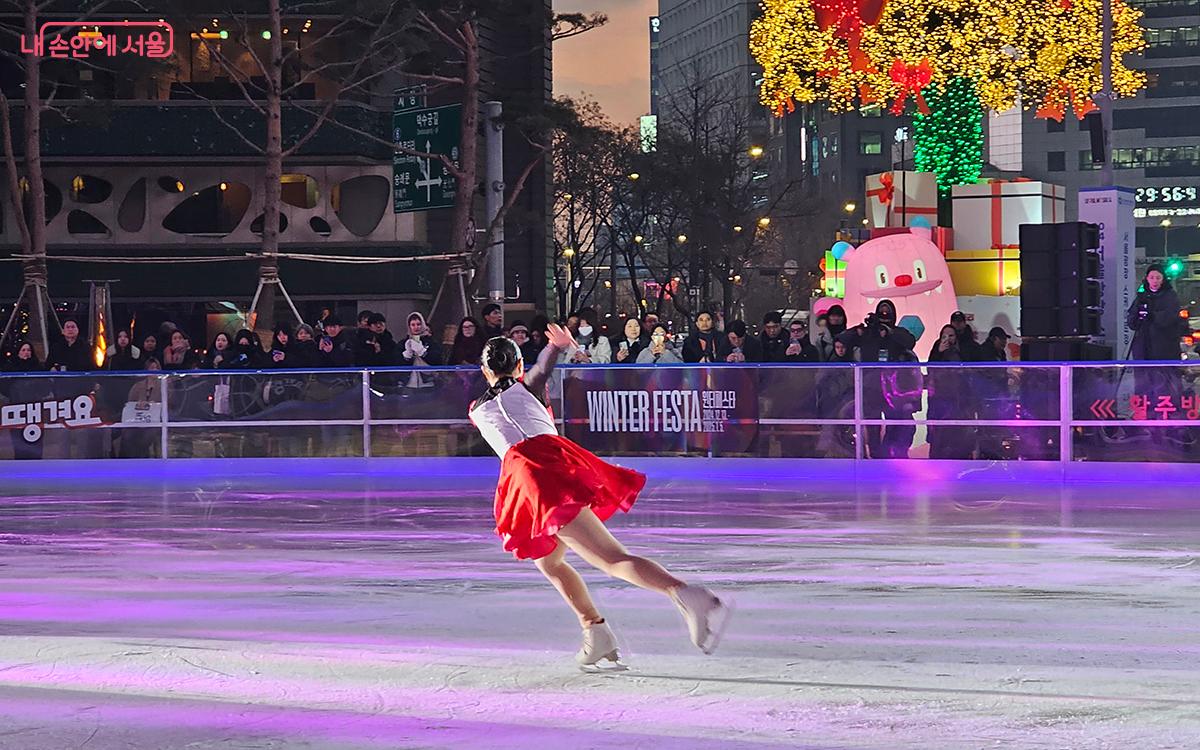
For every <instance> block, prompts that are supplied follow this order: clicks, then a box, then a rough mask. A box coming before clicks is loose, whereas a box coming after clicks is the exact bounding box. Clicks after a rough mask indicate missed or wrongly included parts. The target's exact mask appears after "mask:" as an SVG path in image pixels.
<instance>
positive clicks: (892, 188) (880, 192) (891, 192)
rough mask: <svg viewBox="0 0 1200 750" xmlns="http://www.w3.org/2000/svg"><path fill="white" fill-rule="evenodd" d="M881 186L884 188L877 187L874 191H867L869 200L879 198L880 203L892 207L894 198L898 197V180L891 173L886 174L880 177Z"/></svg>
mask: <svg viewBox="0 0 1200 750" xmlns="http://www.w3.org/2000/svg"><path fill="white" fill-rule="evenodd" d="M879 184H880V185H881V186H882V187H877V188H875V189H874V190H868V191H867V197H868V198H878V199H879V202H880V203H882V204H883V205H885V206H890V205H892V198H894V197H895V195H896V178H895V177H894V176H893V175H892V173H891V172H884V173H883V174H881V175H879Z"/></svg>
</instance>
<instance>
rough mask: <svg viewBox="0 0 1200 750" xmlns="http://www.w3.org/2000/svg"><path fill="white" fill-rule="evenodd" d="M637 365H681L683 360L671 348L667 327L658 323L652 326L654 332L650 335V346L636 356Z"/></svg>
mask: <svg viewBox="0 0 1200 750" xmlns="http://www.w3.org/2000/svg"><path fill="white" fill-rule="evenodd" d="M637 363H638V364H639V365H673V364H682V363H683V359H682V358H681V357H680V356H679V355H678V354H676V353H675V349H674V347H672V346H671V337H670V335H669V334H668V333H667V327H666V326H664V325H663V324H661V323H659V324H658V325H656V326H654V332H653V333H651V334H650V346H648V347H646V348H645V349H643V350H642V352H641V354H639V355H638V358H637Z"/></svg>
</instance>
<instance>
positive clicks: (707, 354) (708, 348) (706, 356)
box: [683, 311, 720, 363]
mask: <svg viewBox="0 0 1200 750" xmlns="http://www.w3.org/2000/svg"><path fill="white" fill-rule="evenodd" d="M694 323H695V325H693V326H692V331H691V333H689V334H688V337H687V338H686V339H685V340H684V342H683V361H684V362H694V363H708V362H715V361H717V349H719V348H720V346H719V344H718V340H719V338H720V334H719V333H717V330H716V321H715V320H714V319H713V316H712V313H710V312H707V311H702V312H700V313H698V314H697V315H696V319H695V321H694Z"/></svg>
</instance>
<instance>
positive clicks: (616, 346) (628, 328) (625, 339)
mask: <svg viewBox="0 0 1200 750" xmlns="http://www.w3.org/2000/svg"><path fill="white" fill-rule="evenodd" d="M649 343H650V337H649V336H646V335H645V334H644V333H642V321H640V320H638V319H637V318H636V317H634V316H630V317H629V318H628V319H627V320H626V321H625V328H624V330H623V331H622V332H621V334H620V335H619V336H616V337H615V338H613V340H612V341H611V342H610V344H611V346H612V352H613V363H615V364H624V365H628V364H633V363H634V362H637V361H638V355H639V354H641V353H642V350H643V349H645V348H646V347H647V346H648V345H649Z"/></svg>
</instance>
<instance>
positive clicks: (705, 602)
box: [671, 584, 733, 654]
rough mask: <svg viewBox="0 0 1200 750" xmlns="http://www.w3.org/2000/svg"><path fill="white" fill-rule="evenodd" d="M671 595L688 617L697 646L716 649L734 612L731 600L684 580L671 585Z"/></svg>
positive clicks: (689, 627) (676, 604) (686, 618)
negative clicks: (725, 599)
mask: <svg viewBox="0 0 1200 750" xmlns="http://www.w3.org/2000/svg"><path fill="white" fill-rule="evenodd" d="M671 599H672V601H674V602H675V606H676V607H679V611H680V613H682V614H683V619H684V620H686V621H687V626H688V633H689V634H690V635H691V636H692V643H694V644H696V648H698V649H700V650H701V651H703V652H704V653H706V654H711V653H712V652H713V651H716V650H717V645H718V644H719V643H720V642H721V636H722V635H724V633H725V627H726V626H727V625H729V617H730V615H732V614H733V607H732V606H731V604H730V602H728V601H722V600H721V599H720V597H718V596H717V595H716V594H714V593H713V592H711V591H709V590H708V589H706V588H704V587H703V586H691V585H686V584H685V585H683V586H680V587H678V588H674V589H671Z"/></svg>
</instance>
